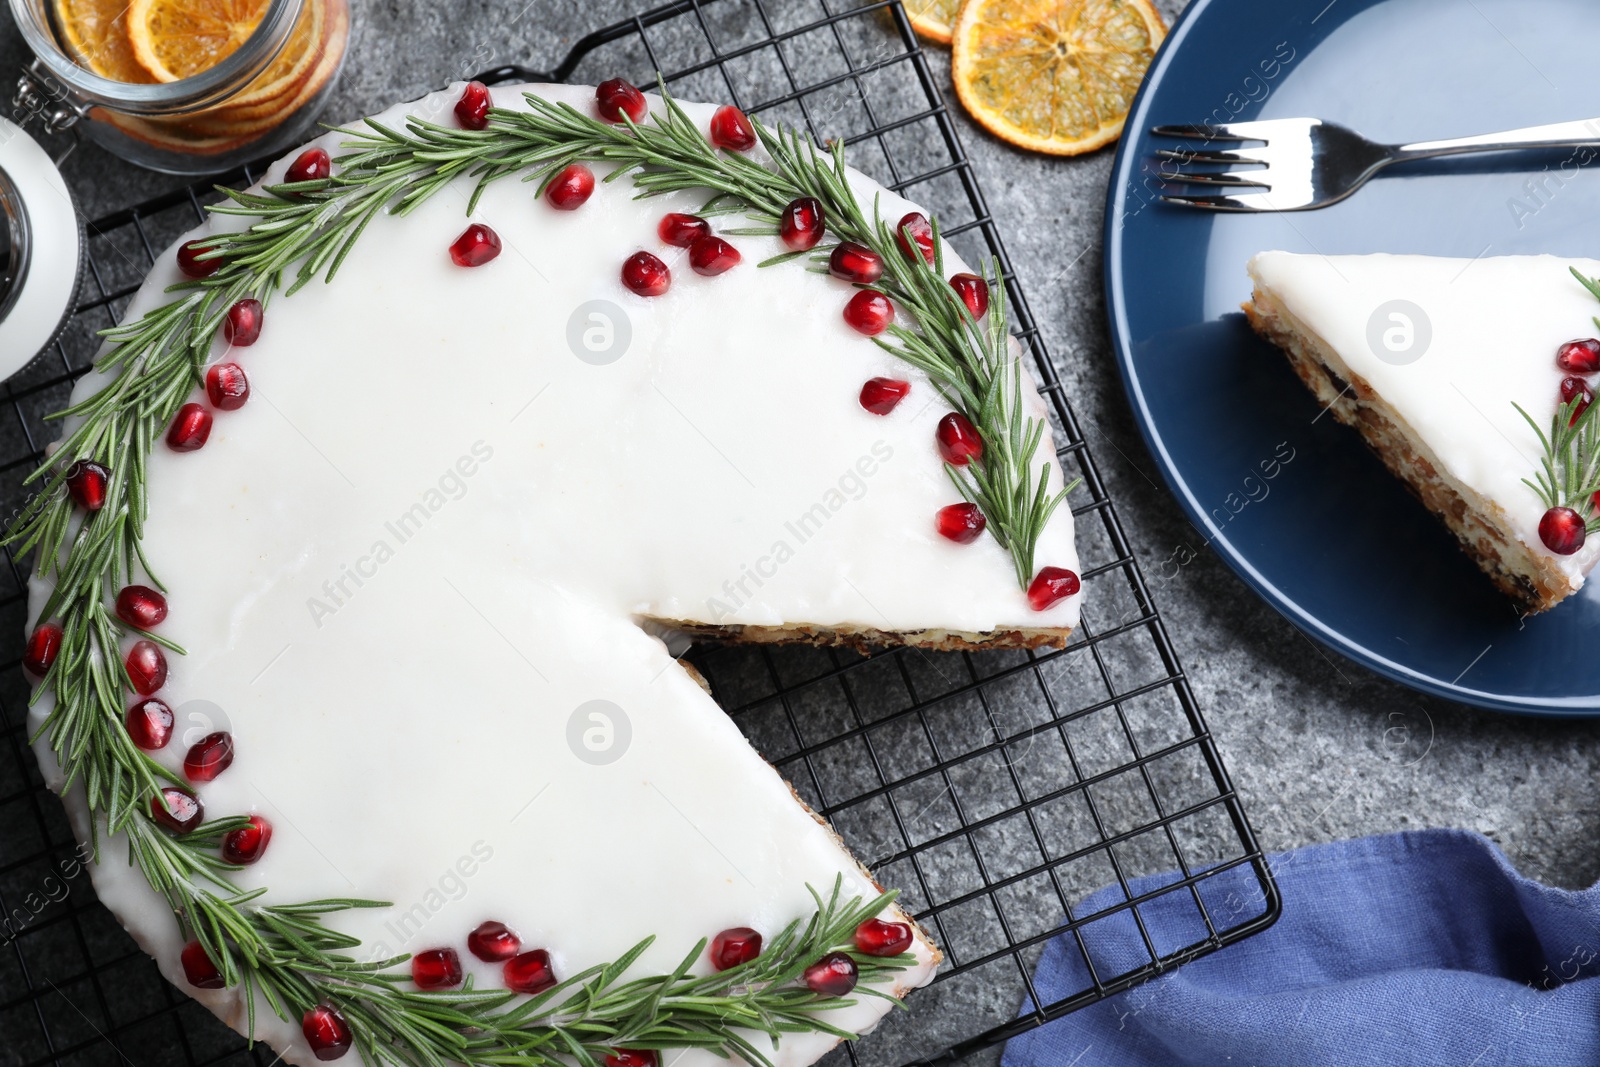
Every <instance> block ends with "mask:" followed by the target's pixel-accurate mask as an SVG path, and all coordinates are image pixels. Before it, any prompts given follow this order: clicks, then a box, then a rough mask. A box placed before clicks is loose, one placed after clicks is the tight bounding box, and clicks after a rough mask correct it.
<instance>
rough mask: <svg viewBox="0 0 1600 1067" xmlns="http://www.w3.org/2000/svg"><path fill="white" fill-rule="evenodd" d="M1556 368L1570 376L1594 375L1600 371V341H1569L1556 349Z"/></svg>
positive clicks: (1587, 339) (1591, 338)
mask: <svg viewBox="0 0 1600 1067" xmlns="http://www.w3.org/2000/svg"><path fill="white" fill-rule="evenodd" d="M1556 366H1558V367H1560V368H1561V369H1562V370H1564V371H1566V372H1567V373H1568V374H1594V373H1595V372H1597V371H1600V341H1597V340H1595V339H1594V338H1593V337H1590V338H1586V339H1585V340H1582V341H1568V342H1567V343H1566V344H1564V345H1562V346H1561V347H1560V348H1558V349H1556Z"/></svg>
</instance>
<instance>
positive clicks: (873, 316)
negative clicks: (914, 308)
mask: <svg viewBox="0 0 1600 1067" xmlns="http://www.w3.org/2000/svg"><path fill="white" fill-rule="evenodd" d="M844 321H845V322H847V323H849V324H850V328H851V329H853V330H855V331H856V332H857V333H864V334H866V335H867V336H868V337H873V336H875V335H877V334H880V333H882V332H883V331H884V330H887V329H888V328H889V324H890V323H891V322H893V321H894V305H893V304H891V303H889V298H888V297H886V296H884V295H883V294H882V293H880V292H878V290H876V289H862V290H861V291H860V292H858V293H856V295H855V296H852V297H851V298H850V302H849V303H847V304H845V306H844Z"/></svg>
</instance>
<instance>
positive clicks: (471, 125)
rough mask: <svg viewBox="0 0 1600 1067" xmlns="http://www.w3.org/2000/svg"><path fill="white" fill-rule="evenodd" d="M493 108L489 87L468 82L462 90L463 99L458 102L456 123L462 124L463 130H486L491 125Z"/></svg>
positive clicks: (480, 83)
mask: <svg viewBox="0 0 1600 1067" xmlns="http://www.w3.org/2000/svg"><path fill="white" fill-rule="evenodd" d="M491 106H493V101H491V100H490V99H489V87H488V86H487V85H485V84H483V83H482V82H468V83H467V86H466V88H465V89H462V90H461V99H460V100H457V101H456V121H457V122H459V123H461V127H462V129H466V130H481V129H485V128H486V127H488V125H489V108H490V107H491Z"/></svg>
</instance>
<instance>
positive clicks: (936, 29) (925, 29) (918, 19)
mask: <svg viewBox="0 0 1600 1067" xmlns="http://www.w3.org/2000/svg"><path fill="white" fill-rule="evenodd" d="M960 10H961V0H906V14H907V15H910V16H911V28H912V29H914V30H916V31H917V36H918V37H921V38H922V39H923V40H925V41H932V42H933V43H934V44H949V43H950V27H951V26H953V25H955V21H956V12H958V11H960Z"/></svg>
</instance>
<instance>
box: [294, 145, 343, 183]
mask: <svg viewBox="0 0 1600 1067" xmlns="http://www.w3.org/2000/svg"><path fill="white" fill-rule="evenodd" d="M332 174H333V160H331V159H329V158H328V153H327V152H326V151H324V150H323V149H321V148H308V149H306V150H305V151H304V152H301V153H300V154H299V155H298V156H295V157H294V162H293V163H291V164H289V169H288V170H286V171H284V172H283V180H284V181H285V182H314V181H321V180H322V179H323V178H327V177H331V176H332Z"/></svg>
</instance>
